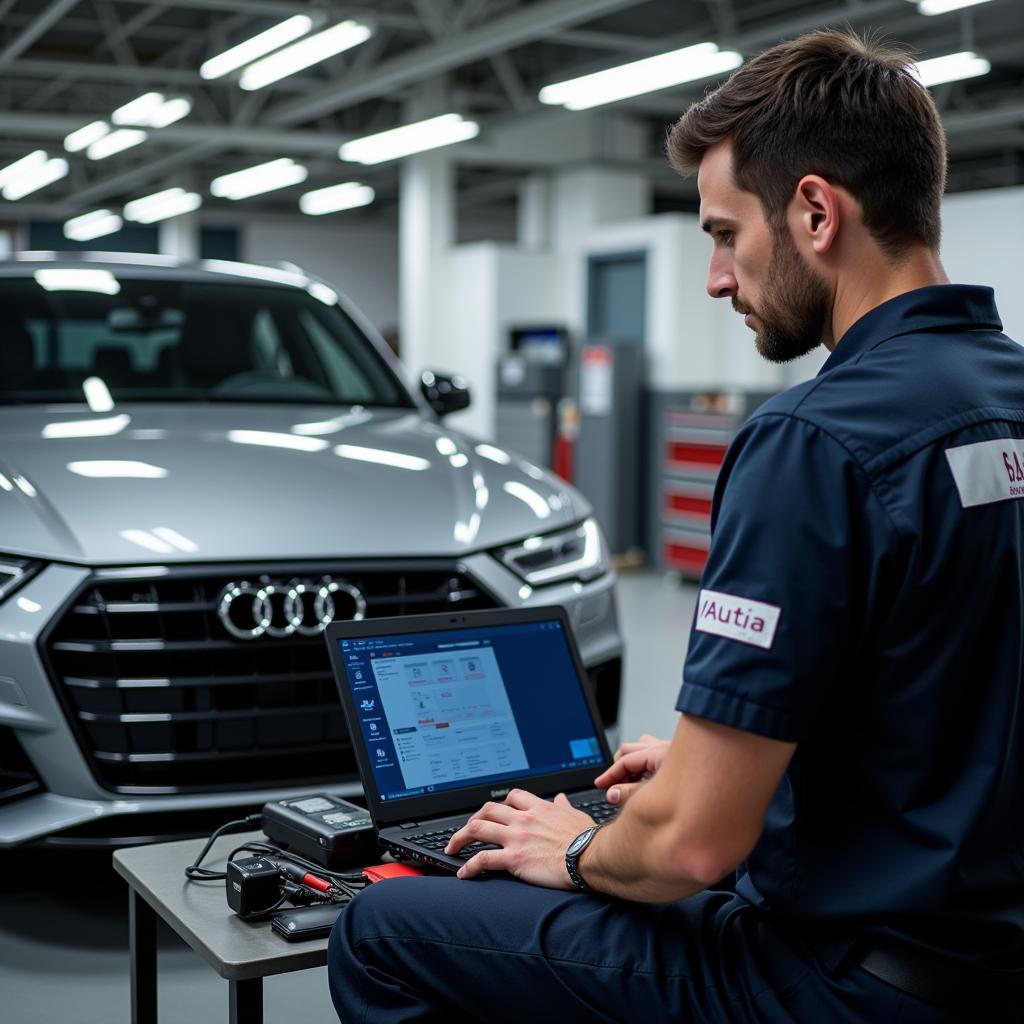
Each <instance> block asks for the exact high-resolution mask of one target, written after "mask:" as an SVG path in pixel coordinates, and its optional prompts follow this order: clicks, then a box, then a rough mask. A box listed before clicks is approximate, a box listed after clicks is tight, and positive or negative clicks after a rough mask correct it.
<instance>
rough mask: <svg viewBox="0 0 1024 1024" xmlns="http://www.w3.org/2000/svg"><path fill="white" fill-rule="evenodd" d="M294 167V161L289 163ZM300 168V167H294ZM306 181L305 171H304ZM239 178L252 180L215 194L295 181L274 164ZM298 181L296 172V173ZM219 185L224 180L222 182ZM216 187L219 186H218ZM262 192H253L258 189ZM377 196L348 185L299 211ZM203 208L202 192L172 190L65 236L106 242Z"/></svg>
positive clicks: (82, 221) (74, 223)
mask: <svg viewBox="0 0 1024 1024" xmlns="http://www.w3.org/2000/svg"><path fill="white" fill-rule="evenodd" d="M282 163H284V161H272V162H271V164H282ZM287 163H291V161H287ZM293 167H298V165H293ZM300 169H301V170H302V171H303V178H304V177H305V168H300ZM238 175H243V176H246V175H247V176H248V177H243V178H241V179H238V180H241V181H242V182H243V185H239V186H238V191H237V192H235V193H232V194H230V195H229V194H228V192H227V191H224V190H223V188H222V190H221V191H220V192H217V193H215V194H219V195H223V196H225V197H226V198H232V199H241V198H246V197H247V196H250V195H257V194H258V193H259V192H269V191H272V190H273V189H275V188H284V187H286V185H287V184H292V183H294V182H292V181H285V179H284V177H283V176H282V175H281V172H280V171H279V170H277V169H275V168H273V167H272V166H271V165H270V164H263V165H260V166H258V167H250V168H248V169H247V170H245V171H240V172H237V174H236V175H225V176H224V177H225V178H236V179H237V176H238ZM292 175H293V177H294V171H293V172H292ZM217 180H218V181H221V180H222V179H220V178H218V179H217ZM214 184H216V182H214ZM257 187H258V191H256V192H253V191H251V190H252V189H253V188H257ZM374 197H375V193H374V191H373V189H372V188H371V187H370V186H369V185H363V184H361V183H360V182H358V181H346V182H343V183H342V184H340V185H330V186H328V187H327V188H319V189H314V190H313V191H312V192H306V193H305V194H304V195H303V196H301V197H300V199H299V209H301V210H302V212H303V213H307V214H309V215H310V216H321V215H323V214H325V213H337V212H339V211H341V210H351V209H355V208H356V207H358V206H367V205H369V204H370V203H372V202H373V200H374ZM202 204H203V198H202V196H200V195H199V193H198V192H189V191H187V190H186V189H184V188H168V189H164V190H163V191H161V192H154V193H153V194H152V195H148V196H142V197H141V198H140V199H133V200H132V201H131V202H129V203H126V204H125V205H124V208H123V210H122V212H121V214H117V213H115V212H114V211H113V210H93V211H91V212H90V213H83V214H81V215H80V216H78V217H72V218H71V220H69V221H66V222H65V224H64V235H65V237H66V238H70V239H71V240H72V241H75V242H89V241H92V239H94V238H103V237H104V236H105V235H112V234H114V232H116V231H120V230H121V228H122V227H124V222H125V221H126V220H128V221H133V222H134V223H136V224H156V223H158V222H160V221H164V220H170V219H171V218H173V217H180V216H182V215H183V214H186V213H192V212H193V211H195V210H198V209H199V207H200V206H202Z"/></svg>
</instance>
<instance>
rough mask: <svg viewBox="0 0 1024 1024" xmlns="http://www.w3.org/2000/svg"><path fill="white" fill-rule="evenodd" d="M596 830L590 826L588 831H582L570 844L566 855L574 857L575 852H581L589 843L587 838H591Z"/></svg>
mask: <svg viewBox="0 0 1024 1024" xmlns="http://www.w3.org/2000/svg"><path fill="white" fill-rule="evenodd" d="M593 831H594V830H593V829H592V828H588V829H587V831H586V832H581V833H580V834H579V835H578V836H577V837H576V838H575V839H574V840H573V841H572V842H571V843H570V844H569V849H568V850H566V851H565V852H566V855H567V856H569V857H572V856H573V855H574V854H577V853H579V851H580V850H582V849H583V847H584V846H586V845H587V840H588V839H589V838H590V833H591V832H593Z"/></svg>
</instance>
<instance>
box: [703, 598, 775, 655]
mask: <svg viewBox="0 0 1024 1024" xmlns="http://www.w3.org/2000/svg"><path fill="white" fill-rule="evenodd" d="M781 614H782V609H781V608H778V607H776V606H775V605H773V604H764V603H763V602H762V601H751V600H750V599H749V598H746V597H738V596H737V595H735V594H723V593H722V592H720V591H718V590H702V591H701V592H700V594H699V596H698V598H697V619H696V622H695V624H694V629H697V630H699V631H700V632H701V633H713V634H715V636H724V637H725V638H726V639H728V640H738V641H739V642H740V643H741V644H750V645H751V646H752V647H763V648H764V649H765V650H766V651H770V650H771V648H772V644H774V643H775V630H776V628H777V627H778V625H779V616H780V615H781Z"/></svg>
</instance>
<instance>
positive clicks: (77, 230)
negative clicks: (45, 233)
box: [64, 210, 124, 242]
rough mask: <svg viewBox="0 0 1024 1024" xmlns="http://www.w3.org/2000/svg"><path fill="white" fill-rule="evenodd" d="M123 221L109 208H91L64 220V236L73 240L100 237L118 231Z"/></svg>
mask: <svg viewBox="0 0 1024 1024" xmlns="http://www.w3.org/2000/svg"><path fill="white" fill-rule="evenodd" d="M123 226H124V221H123V220H121V218H120V217H118V215H117V214H116V213H111V212H110V210H93V212H92V213H83V214H82V215H81V216H80V217H72V218H71V220H68V221H65V222H64V237H65V238H70V239H71V240H72V241H73V242H88V241H90V240H92V239H93V238H102V237H103V236H104V235H112V234H113V233H114V232H115V231H120V230H121V228H122V227H123Z"/></svg>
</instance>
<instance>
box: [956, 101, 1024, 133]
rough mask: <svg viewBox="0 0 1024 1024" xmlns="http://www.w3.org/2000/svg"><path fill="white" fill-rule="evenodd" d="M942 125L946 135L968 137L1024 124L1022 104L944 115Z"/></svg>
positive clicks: (1023, 106)
mask: <svg viewBox="0 0 1024 1024" xmlns="http://www.w3.org/2000/svg"><path fill="white" fill-rule="evenodd" d="M942 123H943V125H944V126H945V128H946V134H947V135H970V134H974V133H975V132H984V131H991V130H992V129H993V128H1009V127H1013V126H1015V125H1018V124H1024V102H1017V103H1007V104H1005V105H1004V106H1000V107H994V108H993V109H991V110H965V111H957V112H955V113H949V114H945V115H944V116H943V118H942Z"/></svg>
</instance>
